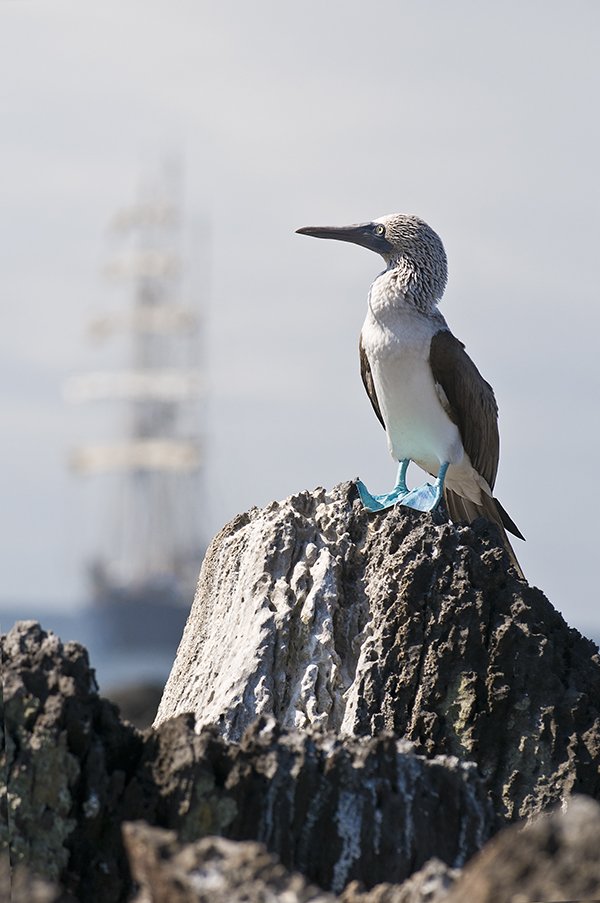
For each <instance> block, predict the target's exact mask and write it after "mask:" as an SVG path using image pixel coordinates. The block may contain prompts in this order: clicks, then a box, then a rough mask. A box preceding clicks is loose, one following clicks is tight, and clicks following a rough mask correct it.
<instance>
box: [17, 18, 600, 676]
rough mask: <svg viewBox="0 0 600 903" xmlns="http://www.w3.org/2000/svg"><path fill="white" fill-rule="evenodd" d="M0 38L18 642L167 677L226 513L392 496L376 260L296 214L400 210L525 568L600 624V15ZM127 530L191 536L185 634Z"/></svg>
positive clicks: (325, 21)
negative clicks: (160, 620)
mask: <svg viewBox="0 0 600 903" xmlns="http://www.w3.org/2000/svg"><path fill="white" fill-rule="evenodd" d="M0 25H1V27H0V46H1V52H0V70H1V78H0V85H1V86H2V87H1V88H0V91H1V92H2V110H3V114H2V123H3V142H2V159H3V165H2V169H1V176H0V178H1V180H2V198H3V203H2V214H1V217H0V219H1V228H2V240H1V242H0V255H1V272H2V278H3V283H4V291H3V296H4V304H3V328H2V330H1V333H0V343H1V346H2V354H1V367H2V380H1V382H0V386H1V389H0V391H1V392H2V395H3V398H2V410H3V430H2V434H3V443H2V444H3V460H4V466H3V467H2V470H1V479H2V499H3V504H2V537H1V547H2V552H3V565H2V574H3V582H2V587H1V591H0V621H1V624H2V629H3V630H6V629H8V628H9V627H10V626H11V624H12V623H13V621H14V620H15V619H17V618H38V619H40V620H41V621H42V624H43V625H44V626H45V627H46V628H51V629H54V630H56V631H57V632H59V633H60V635H61V637H62V639H63V640H68V639H77V640H80V641H82V642H85V643H87V644H88V646H89V647H90V650H91V656H92V664H94V665H95V666H96V668H97V673H98V679H99V682H100V686H101V689H102V690H104V691H105V692H112V691H114V692H116V688H118V687H121V688H122V687H123V686H133V685H134V684H139V685H141V684H148V685H149V684H152V683H153V684H154V685H156V686H157V687H160V684H161V683H162V681H164V679H165V677H166V676H167V673H168V670H169V667H170V664H171V662H172V659H173V655H174V652H175V649H176V645H177V639H178V636H179V635H180V630H181V625H182V623H183V620H184V619H185V613H186V611H187V608H189V604H190V602H191V597H190V594H191V592H192V590H191V589H190V585H191V584H190V579H189V573H190V570H191V571H192V572H193V579H192V580H191V583H192V584H193V580H195V576H196V572H197V568H198V566H199V563H200V559H201V555H202V551H203V548H204V547H205V545H206V543H207V542H208V541H209V540H210V538H211V536H212V535H213V534H214V533H215V531H216V530H217V529H219V528H220V527H221V526H222V525H223V524H224V523H225V522H226V521H227V520H229V519H230V518H231V517H232V516H234V515H235V514H236V513H238V512H240V511H242V510H244V509H247V508H248V507H250V506H252V505H259V506H262V505H264V504H266V503H268V502H269V501H270V500H272V499H274V498H283V497H285V496H287V495H289V494H291V493H293V492H297V491H299V490H302V489H310V488H314V487H315V486H317V485H322V486H325V487H331V486H333V485H334V484H335V483H337V482H340V481H341V480H346V479H350V478H353V477H355V476H356V475H360V476H361V477H362V478H363V479H364V480H365V481H366V482H367V484H368V485H369V487H370V488H371V489H372V490H373V491H384V490H386V489H388V488H389V486H390V485H391V483H392V481H393V478H394V476H395V467H394V464H393V462H392V461H391V459H390V458H389V456H388V452H387V447H386V442H385V438H384V435H383V432H382V430H381V429H380V427H379V425H378V423H377V421H376V419H375V417H374V415H373V413H372V411H371V407H370V404H369V402H368V400H367V398H366V396H365V395H364V391H363V388H362V384H361V381H360V376H359V369H358V358H357V341H358V335H359V331H360V328H361V325H362V320H363V317H364V311H365V304H366V295H367V291H368V287H369V284H370V282H371V281H372V279H373V278H374V276H375V275H376V274H377V272H378V271H379V268H380V266H381V263H380V260H379V258H376V257H375V256H374V255H372V254H370V253H368V252H366V251H364V250H362V249H360V248H357V247H354V246H352V245H342V244H335V243H327V242H317V241H313V240H309V239H306V238H303V237H300V236H297V235H295V234H294V230H295V229H296V228H297V227H299V226H301V225H309V224H319V225H325V224H346V223H352V222H360V221H363V220H367V219H372V218H374V217H377V216H381V215H383V214H386V213H391V212H406V213H416V214H419V215H420V216H422V217H423V218H424V219H426V220H427V221H428V222H429V223H430V224H431V225H432V226H433V227H434V228H435V229H436V230H437V231H438V232H439V233H440V235H441V236H442V239H443V240H444V243H445V246H446V250H447V253H448V258H449V266H450V281H449V285H448V289H447V292H446V295H445V297H444V300H443V304H442V310H443V313H444V314H445V316H446V318H447V320H448V322H449V324H450V327H451V328H452V330H453V332H454V333H455V334H456V335H458V337H459V338H461V339H462V341H464V342H465V343H466V346H467V350H468V352H469V353H470V354H471V356H472V357H473V358H474V360H475V362H476V363H477V365H478V366H479V368H480V369H481V371H482V373H483V374H484V376H485V377H486V378H487V379H488V380H489V381H490V382H491V383H492V385H493V386H494V388H495V390H496V395H497V399H498V402H499V406H500V430H501V438H502V456H501V462H500V471H499V477H498V482H497V486H496V490H497V492H496V494H497V495H498V497H499V498H500V499H501V500H502V503H503V504H504V506H505V507H506V508H507V510H508V511H509V512H510V513H511V515H512V516H513V517H514V519H515V521H516V522H517V523H518V525H519V526H520V528H521V530H522V531H523V533H524V534H525V536H526V537H527V543H525V544H523V543H519V542H517V548H516V551H517V554H518V556H519V558H520V560H521V563H522V565H523V568H524V570H525V572H526V574H527V575H528V577H529V579H530V581H531V582H532V583H534V584H536V585H538V586H540V587H541V588H542V589H543V590H544V592H546V594H547V595H548V597H549V598H550V600H551V601H552V602H553V604H554V605H555V606H556V607H557V608H558V609H559V610H560V611H561V612H562V613H563V615H564V616H565V618H566V619H567V621H568V622H569V623H570V624H571V625H572V626H574V627H577V628H578V629H580V630H581V631H582V632H584V633H587V634H588V635H590V636H595V637H598V636H599V635H600V613H599V611H598V602H597V596H598V593H597V581H596V576H595V563H596V562H595V556H596V554H597V551H596V543H597V534H598V531H597V526H596V525H597V511H598V502H599V498H600V493H599V489H598V482H597V480H596V478H595V465H596V463H597V461H598V459H599V457H600V422H599V417H598V390H599V371H600V365H599V357H598V352H597V333H598V327H599V324H600V317H599V313H598V297H597V295H598V277H597V269H598V236H599V234H600V229H599V226H598V208H599V206H600V203H599V202H600V189H599V179H598V159H599V158H600V123H599V118H598V115H597V99H598V89H599V87H600V84H599V76H598V70H599V63H598V54H597V41H598V29H599V26H600V7H599V6H598V4H597V3H595V2H594V0H574V2H572V3H570V4H566V3H562V2H550V0H537V2H536V0H530V2H528V3H527V4H522V3H518V2H516V0H511V2H508V3H504V4H502V5H496V6H492V5H490V4H481V3H478V2H476V0H469V2H467V0H455V2H453V3H452V4H431V3H422V2H417V0H412V2H408V0H380V2H379V3H377V4H372V5H371V6H367V5H366V4H364V3H359V2H358V0H344V2H343V3H342V2H341V0H340V2H332V3H328V4H323V3H321V2H315V0H304V2H303V3H302V4H301V5H298V4H296V5H292V4H282V3H280V2H276V0H257V2H255V3H253V4H243V3H235V4H214V3H212V4H209V3H205V2H203V0H170V2H167V0H152V2H147V0H128V2H127V3H123V2H117V0H105V2H104V3H102V4H96V5H89V4H83V5H82V4H81V3H78V2H76V0H53V2H52V3H47V2H41V0H19V2H11V0H8V2H4V3H2V5H1V6H0ZM185 324H187V326H185ZM188 327H189V328H188ZM148 369H154V370H155V371H156V372H155V373H154V374H150V376H148V374H147V372H145V371H147V370H148ZM116 372H119V373H121V375H120V376H115V375H114V374H115V373H116ZM123 372H125V373H124V375H123ZM140 372H141V374H142V375H140ZM107 373H108V374H109V375H108V376H107V375H106V374H107ZM144 373H145V375H144ZM110 374H112V375H110ZM153 380H154V381H153ZM160 430H162V432H161V431H160ZM159 434H160V436H161V437H162V443H163V444H162V445H160V443H159V446H158V447H157V444H156V440H157V436H158V435H159ZM165 437H166V438H165ZM153 442H154V445H152V443H153ZM165 443H166V444H165ZM119 449H120V450H119ZM156 472H159V473H160V476H159V477H156V476H155V474H156ZM153 474H154V475H153ZM417 477H418V475H415V476H414V478H417ZM181 486H185V488H184V489H183V490H182V489H181ZM178 487H179V488H178ZM157 499H162V502H161V504H162V505H163V508H162V510H163V511H166V510H167V509H168V510H170V511H171V514H170V515H169V517H168V518H167V517H166V516H165V517H164V518H161V519H159V520H160V523H158V524H154V525H153V521H152V518H153V514H152V511H155V510H157V509H156V504H158V503H157ZM184 509H185V510H184ZM173 512H175V513H173ZM127 518H129V522H130V523H133V525H134V529H133V533H134V534H135V533H136V532H137V534H138V537H139V536H140V535H142V534H144V535H145V536H146V539H145V541H144V543H143V544H142V546H141V548H142V551H143V549H145V550H146V552H147V550H148V549H149V548H151V547H153V544H154V543H155V542H157V541H158V539H157V537H159V536H160V535H163V536H166V537H167V540H166V542H168V543H170V545H169V554H168V555H165V556H163V557H164V559H165V561H164V562H162V561H161V565H160V568H158V569H155V570H156V573H153V574H151V575H150V578H151V580H152V581H153V592H154V593H155V597H154V601H155V602H156V603H157V604H158V606H159V607H160V605H162V606H165V605H166V606H167V609H166V610H167V612H169V611H171V612H172V616H171V617H170V618H168V619H167V620H168V623H169V625H170V628H169V629H168V630H167V629H165V631H164V634H165V636H164V639H165V642H164V643H163V644H162V645H160V644H156V643H154V642H153V639H155V637H154V636H153V631H154V629H155V626H156V625H155V624H151V618H150V617H149V616H148V617H147V618H144V619H143V620H140V619H139V616H138V614H136V608H135V605H136V604H137V603H136V601H135V599H134V597H135V595H136V593H137V592H138V590H139V589H140V586H141V585H142V584H143V583H144V579H145V578H144V577H143V575H142V569H143V564H142V563H138V564H139V567H138V570H137V572H136V573H135V574H133V575H131V574H130V575H124V574H123V573H122V572H119V566H118V565H119V563H118V562H116V561H114V560H113V558H111V555H113V552H114V548H115V546H118V549H117V552H118V550H119V549H120V550H121V552H123V549H124V548H126V547H127V546H126V543H127V542H130V541H131V535H130V538H129V539H126V538H124V536H125V533H124V531H126V529H129V528H126V527H125V526H123V525H124V523H125V520H126V519H127ZM166 521H168V523H166ZM136 524H137V527H138V530H137V531H136V529H135V525H136ZM174 536H177V541H175V540H174V539H173V537H174ZM148 537H149V538H148ZM182 537H183V538H182ZM111 546H112V548H113V552H111ZM138 551H139V546H138ZM136 554H137V553H136V552H131V554H130V555H129V553H128V558H129V561H130V564H132V562H133V559H134V558H135V555H136ZM157 556H158V557H157ZM142 558H143V555H142ZM158 558H160V554H159V553H157V554H156V555H155V556H154V560H155V561H156V560H158ZM167 558H168V559H169V560H170V561H175V559H177V567H178V568H180V570H179V571H178V575H179V576H178V583H177V586H176V587H175V588H174V584H173V583H172V582H170V580H171V578H172V577H173V575H172V574H171V576H169V574H168V573H167V571H168V567H167V564H166V563H165V562H166V561H167ZM184 559H185V561H184ZM91 565H94V567H93V568H92V570H90V566H91ZM137 566H138V565H136V567H137ZM132 567H133V564H132ZM186 569H187V571H186V573H187V575H188V576H187V577H182V579H181V580H179V577H180V576H181V575H182V574H183V573H184V571H185V570H186ZM90 575H91V576H92V577H93V580H90ZM128 580H129V586H126V583H127V581H128ZM186 581H187V583H186ZM132 587H133V588H132ZM119 593H121V596H120V597H119ZM123 593H124V594H125V595H123ZM125 597H127V598H125ZM118 598H120V599H121V607H122V610H123V611H125V609H126V608H127V606H129V608H128V609H127V610H128V611H129V612H130V613H133V619H131V618H130V619H129V622H128V624H127V625H125V624H124V623H121V624H119V622H118V619H117V621H116V622H115V621H114V619H113V620H111V618H112V615H110V616H109V614H108V613H109V612H112V614H113V615H114V613H115V611H116V608H118V606H116V607H115V600H116V599H118ZM124 599H125V601H123V600H124ZM173 599H175V601H176V603H177V604H176V606H174V607H173V608H172V609H169V608H168V606H169V605H170V602H171V601H173ZM138 602H139V598H138ZM177 606H178V611H175V608H176V607H177ZM155 610H158V609H155ZM137 611H139V609H137ZM125 621H127V618H125ZM115 623H116V624H117V626H116V627H115ZM131 623H133V624H134V625H137V634H138V635H137V637H135V636H134V639H136V640H139V642H135V643H134V642H133V640H132V639H131V637H130V636H129V634H128V631H129V630H130V627H131ZM134 633H136V631H134ZM157 692H158V691H157Z"/></svg>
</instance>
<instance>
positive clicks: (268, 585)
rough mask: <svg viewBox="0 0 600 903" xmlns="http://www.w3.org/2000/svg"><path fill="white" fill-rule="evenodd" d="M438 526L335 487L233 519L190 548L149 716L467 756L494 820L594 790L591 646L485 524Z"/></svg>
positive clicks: (599, 700) (232, 732) (596, 730)
mask: <svg viewBox="0 0 600 903" xmlns="http://www.w3.org/2000/svg"><path fill="white" fill-rule="evenodd" d="M439 521H440V517H439V514H436V515H434V516H428V515H422V514H420V513H418V512H413V511H411V510H409V509H406V508H401V507H396V508H392V509H390V510H388V511H386V512H383V513H381V514H378V515H375V516H373V515H369V514H368V513H367V512H365V511H364V509H362V507H361V505H360V503H359V502H358V500H357V497H356V489H355V486H354V484H351V483H347V484H343V485H341V486H338V487H336V488H335V489H334V490H333V491H332V492H331V493H326V492H325V491H323V490H317V491H315V492H313V493H309V492H304V493H300V494H299V495H297V496H293V497H291V498H289V499H286V500H285V501H284V502H282V503H280V504H278V503H273V504H272V505H270V506H269V507H267V508H265V509H263V510H258V509H253V510H252V511H250V512H248V513H247V514H244V515H241V516H240V517H237V518H236V519H235V520H233V521H232V522H231V523H230V524H228V525H227V526H226V527H225V528H224V529H223V530H222V531H221V532H220V533H219V534H218V535H217V536H216V538H215V539H214V540H213V543H212V545H211V547H210V549H209V552H208V554H207V556H206V559H205V562H204V565H203V568H202V572H201V576H200V581H199V585H198V590H197V594H196V598H195V600H194V604H193V607H192V611H191V614H190V617H189V619H188V623H187V625H186V628H185V631H184V635H183V638H182V642H181V644H180V647H179V650H178V653H177V658H176V661H175V664H174V666H173V670H172V673H171V675H170V678H169V681H168V683H167V686H166V688H165V692H164V695H163V699H162V701H161V705H160V707H159V711H158V715H157V722H156V723H157V724H159V723H161V722H162V721H164V720H165V719H167V718H170V717H172V716H173V715H175V714H178V713H181V712H193V713H194V714H195V716H196V718H197V719H198V722H199V724H213V723H217V724H219V726H220V730H221V731H222V733H223V735H224V736H226V737H229V738H233V739H239V737H240V736H241V735H242V733H243V731H244V730H245V729H246V727H247V726H248V724H249V723H251V721H252V720H253V719H254V718H255V717H256V716H257V715H260V714H265V713H268V714H273V715H274V716H275V717H276V718H277V719H278V720H279V721H280V722H281V723H282V724H283V725H284V726H289V727H297V728H300V729H303V728H305V727H307V726H309V725H319V726H322V727H325V728H328V729H331V730H334V731H336V732H342V733H346V734H349V735H367V736H369V735H371V736H376V735H377V734H379V733H380V732H381V731H384V730H387V731H391V732H393V733H394V734H396V735H397V736H400V737H406V738H408V739H410V740H412V741H414V742H415V743H417V744H418V745H419V747H420V748H421V749H422V750H423V751H424V752H425V753H427V754H428V755H435V754H439V753H441V754H451V755H455V756H458V757H460V758H463V759H472V760H474V761H476V762H477V764H478V765H479V767H480V769H481V771H482V773H483V774H484V775H485V777H486V779H487V780H488V782H489V786H490V789H491V792H492V794H493V798H494V801H495V804H496V806H497V808H498V811H499V812H501V813H502V815H503V817H504V818H505V819H508V820H510V819H517V818H519V817H528V816H531V815H533V814H535V813H537V812H540V811H542V810H543V809H545V808H546V807H547V806H548V805H549V804H551V803H553V802H555V801H557V800H559V799H560V798H561V797H562V796H563V795H564V794H567V793H569V792H575V791H579V792H585V793H588V794H590V795H592V796H594V797H600V774H599V765H600V660H599V658H598V654H597V648H596V647H595V646H594V644H593V643H591V642H590V641H589V640H586V639H584V638H583V637H582V636H581V635H580V634H579V633H577V631H575V630H572V629H570V628H569V627H568V626H567V625H566V624H565V622H564V620H563V618H562V617H561V616H560V614H559V613H558V612H557V611H556V610H555V609H554V608H553V607H552V605H551V604H550V603H549V602H548V600H547V599H546V598H545V596H544V595H543V594H542V593H541V592H540V591H539V590H538V589H535V588H532V587H529V586H528V585H527V584H525V583H524V582H523V581H521V580H519V579H518V578H517V577H516V576H515V575H514V573H513V572H512V571H511V570H510V565H509V561H508V558H507V556H506V554H505V552H504V550H503V549H502V547H501V545H500V543H499V540H498V535H497V533H496V531H495V528H494V527H493V526H491V525H490V524H489V523H487V522H486V521H484V520H480V521H478V522H476V523H475V524H473V525H472V526H471V527H463V528H456V527H454V526H453V525H451V524H447V523H441V522H439Z"/></svg>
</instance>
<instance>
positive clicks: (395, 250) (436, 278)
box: [296, 213, 448, 307]
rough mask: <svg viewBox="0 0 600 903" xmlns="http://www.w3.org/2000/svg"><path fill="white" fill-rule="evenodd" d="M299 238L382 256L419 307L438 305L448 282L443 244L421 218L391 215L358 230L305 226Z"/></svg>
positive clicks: (397, 214)
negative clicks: (309, 237)
mask: <svg viewBox="0 0 600 903" xmlns="http://www.w3.org/2000/svg"><path fill="white" fill-rule="evenodd" d="M296 231H297V232H298V233H299V234H300V235H312V236H314V237H315V238H334V239H337V241H350V242H352V243H353V244H356V245H361V246H362V247H363V248H368V249H369V250H370V251H376V252H377V253H378V254H381V256H382V257H383V259H384V260H385V262H386V264H387V268H388V270H397V271H398V279H399V281H400V284H401V287H402V290H403V292H404V293H405V294H406V295H407V296H408V299H409V300H413V301H414V302H415V303H416V304H417V305H418V306H419V307H421V306H427V307H429V306H431V304H432V303H433V304H437V302H438V301H439V300H440V298H441V297H442V295H443V293H444V288H445V287H446V281H447V279H448V262H447V259H446V252H445V250H444V246H443V244H442V240H441V238H440V237H439V235H438V234H437V232H434V231H433V229H432V228H431V227H430V226H428V225H427V223H426V222H424V221H423V220H422V219H419V217H418V216H408V215H406V214H404V213H392V214H390V215H389V216H381V217H379V219H376V220H373V221H372V222H370V223H359V224H358V225H356V226H304V227H303V228H302V229H297V230H296Z"/></svg>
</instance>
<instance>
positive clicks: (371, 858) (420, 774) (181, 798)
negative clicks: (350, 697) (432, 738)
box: [138, 716, 496, 892]
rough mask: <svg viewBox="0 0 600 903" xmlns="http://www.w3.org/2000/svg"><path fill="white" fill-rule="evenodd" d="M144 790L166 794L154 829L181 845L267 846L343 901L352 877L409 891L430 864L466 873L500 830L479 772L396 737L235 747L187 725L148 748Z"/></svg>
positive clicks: (259, 731) (310, 736) (250, 742)
mask: <svg viewBox="0 0 600 903" xmlns="http://www.w3.org/2000/svg"><path fill="white" fill-rule="evenodd" d="M138 780H139V781H140V782H141V784H142V789H144V788H143V783H144V780H146V781H147V785H148V786H149V787H150V788H153V787H154V788H157V789H158V793H157V808H156V811H155V813H154V816H153V819H152V818H150V819H149V820H154V821H155V823H157V824H161V825H165V826H168V827H173V828H175V829H176V830H177V832H178V835H179V836H180V837H181V838H182V839H184V840H186V839H187V840H190V839H193V838H196V837H199V836H202V835H206V834H222V835H225V836H227V837H230V838H234V839H239V840H242V839H256V840H260V841H263V842H264V843H265V844H266V846H267V848H268V849H269V850H271V851H273V852H276V853H277V854H278V855H279V857H280V859H281V861H282V862H283V864H284V865H285V866H287V867H288V868H292V869H297V870H299V871H301V872H302V873H303V874H304V875H306V876H307V877H308V878H309V879H310V880H311V881H315V882H316V883H317V884H319V885H320V886H321V887H324V888H326V889H332V890H334V891H336V892H339V891H341V890H342V889H343V887H344V886H345V884H346V883H347V882H348V881H350V880H351V879H358V880H360V881H362V882H363V883H364V884H366V886H367V887H370V886H372V885H373V884H377V883H379V882H382V881H389V882H401V881H403V880H404V879H405V878H407V877H408V876H409V875H410V874H411V873H412V872H413V871H414V870H415V869H418V868H419V867H420V866H421V865H423V864H424V863H425V862H427V860H428V859H430V858H431V857H432V856H439V857H440V858H442V859H444V860H445V861H446V862H447V863H448V864H449V865H451V866H454V867H460V866H462V865H463V864H464V863H465V862H466V861H467V859H468V858H469V857H470V856H471V855H472V854H473V853H474V852H475V851H476V850H478V849H480V847H481V845H482V844H483V843H484V842H485V839H486V838H487V837H489V836H490V834H491V833H492V831H493V829H494V827H495V826H496V822H495V818H494V815H493V812H492V810H491V807H490V805H489V802H488V801H487V799H486V790H485V787H484V786H483V784H482V783H481V782H480V780H479V778H478V776H477V774H476V770H475V767H474V766H473V765H472V764H470V763H461V762H459V761H458V760H457V759H454V758H451V757H440V758H435V759H431V760H429V759H426V758H424V757H422V756H418V755H416V754H415V753H414V751H413V749H412V746H411V744H408V743H405V742H398V741H397V740H396V739H395V738H393V737H391V736H380V737H378V738H362V739H353V738H346V739H345V740H341V739H336V738H335V737H334V736H332V735H331V734H325V733H322V732H321V731H320V730H318V729H314V728H313V729H310V730H307V731H305V732H303V733H301V734H300V733H297V732H290V733H287V732H283V731H280V730H279V729H278V728H277V727H276V726H273V725H270V724H268V723H265V722H264V721H263V722H261V721H259V722H257V723H256V724H254V725H253V726H252V727H251V728H249V729H248V731H247V732H246V734H245V735H244V738H243V740H242V743H241V745H240V746H237V745H235V746H232V745H231V744H229V743H228V742H227V741H225V740H223V738H222V737H220V736H219V734H218V733H217V732H216V731H215V730H214V729H210V728H205V729H204V731H203V732H202V733H201V734H200V735H196V734H195V733H194V730H193V719H192V718H190V717H189V716H188V717H187V718H186V717H185V716H182V717H180V718H177V719H174V720H172V721H170V722H167V723H165V724H164V725H162V726H161V728H159V730H158V731H157V733H156V735H155V736H154V737H150V738H149V739H148V741H147V745H146V750H145V753H144V758H143V761H142V762H141V764H140V768H139V769H138ZM144 796H145V797H146V798H149V797H150V796H151V793H150V792H149V791H148V790H146V789H145V792H144ZM140 814H142V816H143V817H144V818H147V819H148V815H146V814H144V813H143V812H142V811H141V810H140ZM151 815H152V813H151Z"/></svg>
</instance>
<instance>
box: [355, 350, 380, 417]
mask: <svg viewBox="0 0 600 903" xmlns="http://www.w3.org/2000/svg"><path fill="white" fill-rule="evenodd" d="M358 353H359V355H360V375H361V376H362V381H363V384H364V387H365V389H366V390H367V395H368V396H369V399H370V401H371V404H372V405H373V410H374V411H375V413H376V414H377V418H378V420H379V422H380V423H381V425H382V427H383V428H384V429H385V423H384V422H383V417H382V416H381V408H380V407H379V402H378V401H377V393H376V392H375V383H374V382H373V374H372V373H371V367H370V365H369V360H368V358H367V355H366V352H365V349H364V347H363V343H362V336H361V338H360V340H359V342H358Z"/></svg>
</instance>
